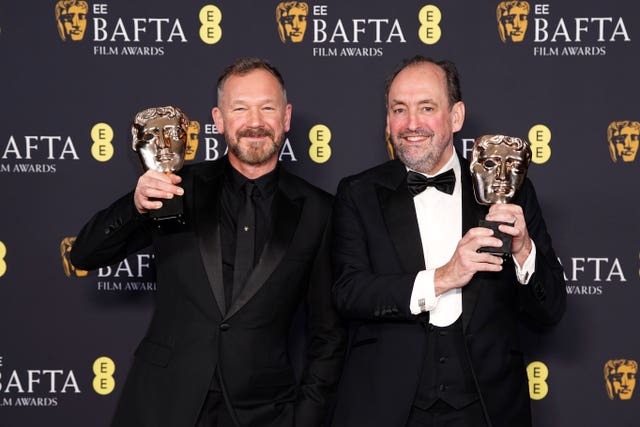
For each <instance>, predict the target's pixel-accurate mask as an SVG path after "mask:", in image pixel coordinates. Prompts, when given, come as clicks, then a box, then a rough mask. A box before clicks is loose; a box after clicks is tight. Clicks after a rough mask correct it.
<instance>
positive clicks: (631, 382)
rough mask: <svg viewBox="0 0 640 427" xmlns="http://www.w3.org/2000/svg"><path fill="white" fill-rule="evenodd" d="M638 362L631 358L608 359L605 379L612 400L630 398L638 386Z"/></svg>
mask: <svg viewBox="0 0 640 427" xmlns="http://www.w3.org/2000/svg"><path fill="white" fill-rule="evenodd" d="M637 374H638V362H636V361H635V360H630V359H615V360H608V361H607V363H605V365H604V381H605V386H606V388H607V394H608V395H609V399H611V400H629V399H631V397H632V396H633V391H634V390H635V388H636V375H637Z"/></svg>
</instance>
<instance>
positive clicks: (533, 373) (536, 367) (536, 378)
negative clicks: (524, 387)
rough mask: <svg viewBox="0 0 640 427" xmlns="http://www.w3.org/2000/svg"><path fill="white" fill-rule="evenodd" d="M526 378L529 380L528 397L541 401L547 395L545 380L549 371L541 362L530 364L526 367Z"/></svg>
mask: <svg viewBox="0 0 640 427" xmlns="http://www.w3.org/2000/svg"><path fill="white" fill-rule="evenodd" d="M527 377H528V378H529V396H530V397H531V399H532V400H541V399H544V398H545V397H546V396H547V393H549V385H548V384H547V378H548V377H549V369H548V368H547V365H545V364H544V363H542V362H537V361H536V362H531V363H529V366H527Z"/></svg>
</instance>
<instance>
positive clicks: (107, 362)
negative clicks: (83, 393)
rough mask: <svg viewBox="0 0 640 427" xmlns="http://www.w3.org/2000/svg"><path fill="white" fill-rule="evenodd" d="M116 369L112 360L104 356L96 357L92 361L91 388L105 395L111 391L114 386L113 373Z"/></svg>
mask: <svg viewBox="0 0 640 427" xmlns="http://www.w3.org/2000/svg"><path fill="white" fill-rule="evenodd" d="M115 371H116V364H115V363H113V360H111V359H110V358H108V357H106V356H102V357H98V358H97V359H96V361H95V362H93V373H94V374H95V377H93V389H94V390H95V392H96V393H98V394H101V395H103V396H104V395H107V394H109V393H111V392H112V391H113V389H114V388H115V386H116V380H115V379H114V378H113V373H114V372H115Z"/></svg>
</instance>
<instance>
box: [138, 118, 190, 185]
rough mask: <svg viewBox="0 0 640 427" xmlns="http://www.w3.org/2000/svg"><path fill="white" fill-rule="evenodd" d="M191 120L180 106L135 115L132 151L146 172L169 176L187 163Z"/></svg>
mask: <svg viewBox="0 0 640 427" xmlns="http://www.w3.org/2000/svg"><path fill="white" fill-rule="evenodd" d="M188 128H189V118H188V117H187V116H186V115H185V114H184V113H183V112H182V110H180V109H179V108H177V107H172V106H167V107H153V108H147V109H146V110H143V111H140V112H139V113H138V114H136V116H135V118H134V121H133V124H132V125H131V136H132V148H133V150H134V151H135V152H137V153H138V158H139V159H140V162H141V163H142V167H143V168H144V170H148V169H153V170H155V171H158V172H163V173H170V172H175V171H178V170H180V169H181V168H182V165H183V164H184V158H185V151H186V147H187V133H188Z"/></svg>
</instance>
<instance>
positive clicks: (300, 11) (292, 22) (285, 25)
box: [276, 1, 309, 43]
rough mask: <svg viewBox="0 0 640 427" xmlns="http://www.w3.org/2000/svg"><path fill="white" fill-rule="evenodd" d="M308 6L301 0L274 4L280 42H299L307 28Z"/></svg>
mask: <svg viewBox="0 0 640 427" xmlns="http://www.w3.org/2000/svg"><path fill="white" fill-rule="evenodd" d="M308 14H309V6H308V5H307V3H305V2H301V1H285V2H281V3H278V6H276V21H277V23H278V34H279V35H280V40H281V41H282V43H287V42H291V43H300V42H301V41H302V40H303V39H304V32H305V31H306V29H307V15H308Z"/></svg>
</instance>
